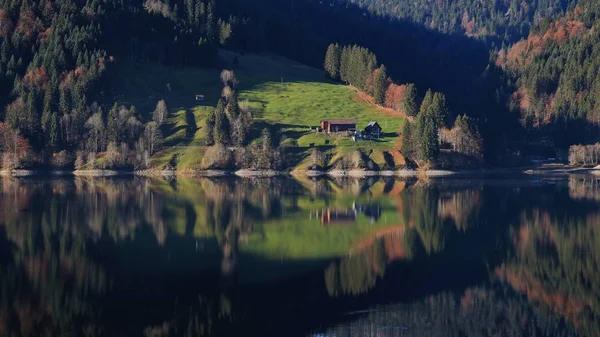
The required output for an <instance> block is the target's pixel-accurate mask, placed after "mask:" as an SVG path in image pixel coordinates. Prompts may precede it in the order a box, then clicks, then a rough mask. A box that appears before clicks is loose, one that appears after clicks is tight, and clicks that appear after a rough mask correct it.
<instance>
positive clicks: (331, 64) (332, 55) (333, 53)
mask: <svg viewBox="0 0 600 337" xmlns="http://www.w3.org/2000/svg"><path fill="white" fill-rule="evenodd" d="M340 57H341V53H340V46H339V45H338V44H333V43H332V44H330V45H329V47H328V48H327V53H326V54H325V72H326V73H327V75H328V76H329V77H331V78H332V79H339V78H340Z"/></svg>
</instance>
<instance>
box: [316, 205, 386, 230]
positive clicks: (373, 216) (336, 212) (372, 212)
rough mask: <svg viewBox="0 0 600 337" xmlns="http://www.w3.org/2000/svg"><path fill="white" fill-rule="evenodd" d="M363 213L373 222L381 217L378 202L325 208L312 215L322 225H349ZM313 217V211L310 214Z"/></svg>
mask: <svg viewBox="0 0 600 337" xmlns="http://www.w3.org/2000/svg"><path fill="white" fill-rule="evenodd" d="M359 215H364V216H365V217H366V218H367V219H369V222H370V223H375V222H377V220H379V218H380V217H381V206H379V204H357V203H354V204H353V205H352V207H351V208H339V207H338V208H334V207H332V208H325V209H322V210H320V211H317V212H316V213H314V217H315V218H317V219H320V220H321V224H324V225H350V224H354V223H356V217H357V216H359ZM310 217H311V218H313V213H311V214H310Z"/></svg>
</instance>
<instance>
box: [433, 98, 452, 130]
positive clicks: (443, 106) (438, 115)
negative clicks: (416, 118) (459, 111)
mask: <svg viewBox="0 0 600 337" xmlns="http://www.w3.org/2000/svg"><path fill="white" fill-rule="evenodd" d="M431 113H432V116H433V117H434V118H435V119H436V123H437V125H438V126H440V127H441V126H445V125H446V123H447V120H448V117H449V115H450V109H449V108H448V103H447V102H446V96H445V95H444V94H443V93H441V92H436V93H434V94H433V98H432V101H431Z"/></svg>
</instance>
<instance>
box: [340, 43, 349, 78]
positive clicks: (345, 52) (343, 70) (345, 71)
mask: <svg viewBox="0 0 600 337" xmlns="http://www.w3.org/2000/svg"><path fill="white" fill-rule="evenodd" d="M349 74H350V47H347V46H345V47H344V48H342V54H341V56H340V74H339V75H340V80H342V82H344V83H350V79H349V76H350V75H349Z"/></svg>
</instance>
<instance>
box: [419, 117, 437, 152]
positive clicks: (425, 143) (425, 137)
mask: <svg viewBox="0 0 600 337" xmlns="http://www.w3.org/2000/svg"><path fill="white" fill-rule="evenodd" d="M417 130H418V134H417V137H416V139H417V142H418V144H417V153H416V154H417V158H418V159H419V160H421V161H423V162H426V163H429V162H432V161H434V160H435V159H436V158H437V155H438V152H439V144H438V143H439V140H438V126H437V122H436V120H435V118H433V117H432V116H431V115H428V114H427V113H422V112H421V113H419V117H418V119H417Z"/></svg>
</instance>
